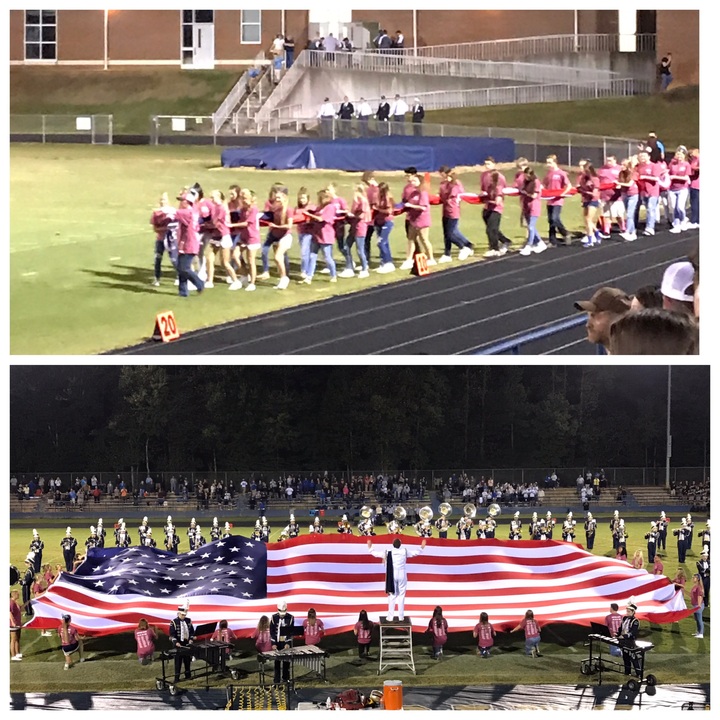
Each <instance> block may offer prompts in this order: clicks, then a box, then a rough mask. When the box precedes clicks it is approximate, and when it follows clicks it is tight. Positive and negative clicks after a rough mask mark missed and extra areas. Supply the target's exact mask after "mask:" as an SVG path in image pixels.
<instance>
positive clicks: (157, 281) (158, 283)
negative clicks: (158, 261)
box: [152, 278, 180, 287]
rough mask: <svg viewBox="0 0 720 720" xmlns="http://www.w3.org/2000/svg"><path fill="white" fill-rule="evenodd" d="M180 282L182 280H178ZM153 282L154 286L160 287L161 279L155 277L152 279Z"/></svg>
mask: <svg viewBox="0 0 720 720" xmlns="http://www.w3.org/2000/svg"><path fill="white" fill-rule="evenodd" d="M179 282H180V281H179V280H178V283H179ZM152 284H153V286H154V287H160V281H159V280H158V279H157V278H155V279H154V280H153V281H152Z"/></svg>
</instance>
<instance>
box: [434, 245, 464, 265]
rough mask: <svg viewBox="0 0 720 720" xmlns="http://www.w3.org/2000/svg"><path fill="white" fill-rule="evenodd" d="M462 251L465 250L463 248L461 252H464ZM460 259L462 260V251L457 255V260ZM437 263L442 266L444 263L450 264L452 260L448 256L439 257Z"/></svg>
mask: <svg viewBox="0 0 720 720" xmlns="http://www.w3.org/2000/svg"><path fill="white" fill-rule="evenodd" d="M464 249H465V248H463V250H464ZM462 259H463V258H462V250H461V251H460V253H459V254H458V260H462ZM438 262H439V263H440V264H441V265H443V264H445V263H449V262H452V258H451V257H450V256H449V255H441V256H440V259H439V260H438Z"/></svg>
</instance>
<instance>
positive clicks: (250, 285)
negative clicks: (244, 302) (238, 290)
mask: <svg viewBox="0 0 720 720" xmlns="http://www.w3.org/2000/svg"><path fill="white" fill-rule="evenodd" d="M254 289H255V283H250V284H249V285H247V286H246V287H245V292H252V291H253V290H254Z"/></svg>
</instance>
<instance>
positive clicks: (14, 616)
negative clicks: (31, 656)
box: [10, 590, 22, 661]
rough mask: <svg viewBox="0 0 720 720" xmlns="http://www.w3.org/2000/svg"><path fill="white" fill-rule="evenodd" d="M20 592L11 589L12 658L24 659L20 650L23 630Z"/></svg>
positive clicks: (16, 659)
mask: <svg viewBox="0 0 720 720" xmlns="http://www.w3.org/2000/svg"><path fill="white" fill-rule="evenodd" d="M19 599H20V593H19V592H18V591H17V590H11V591H10V659H11V660H15V661H18V660H22V653H21V652H20V633H21V632H22V630H21V628H22V611H21V610H20V604H19V603H18V600H19Z"/></svg>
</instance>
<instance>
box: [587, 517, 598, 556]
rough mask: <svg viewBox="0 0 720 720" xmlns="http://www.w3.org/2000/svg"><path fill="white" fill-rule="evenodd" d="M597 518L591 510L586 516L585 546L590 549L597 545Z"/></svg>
mask: <svg viewBox="0 0 720 720" xmlns="http://www.w3.org/2000/svg"><path fill="white" fill-rule="evenodd" d="M596 525H597V520H596V519H595V518H594V517H593V516H592V513H591V512H589V513H588V514H587V517H586V518H585V547H586V549H588V550H592V549H593V547H594V545H595V527H596Z"/></svg>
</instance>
